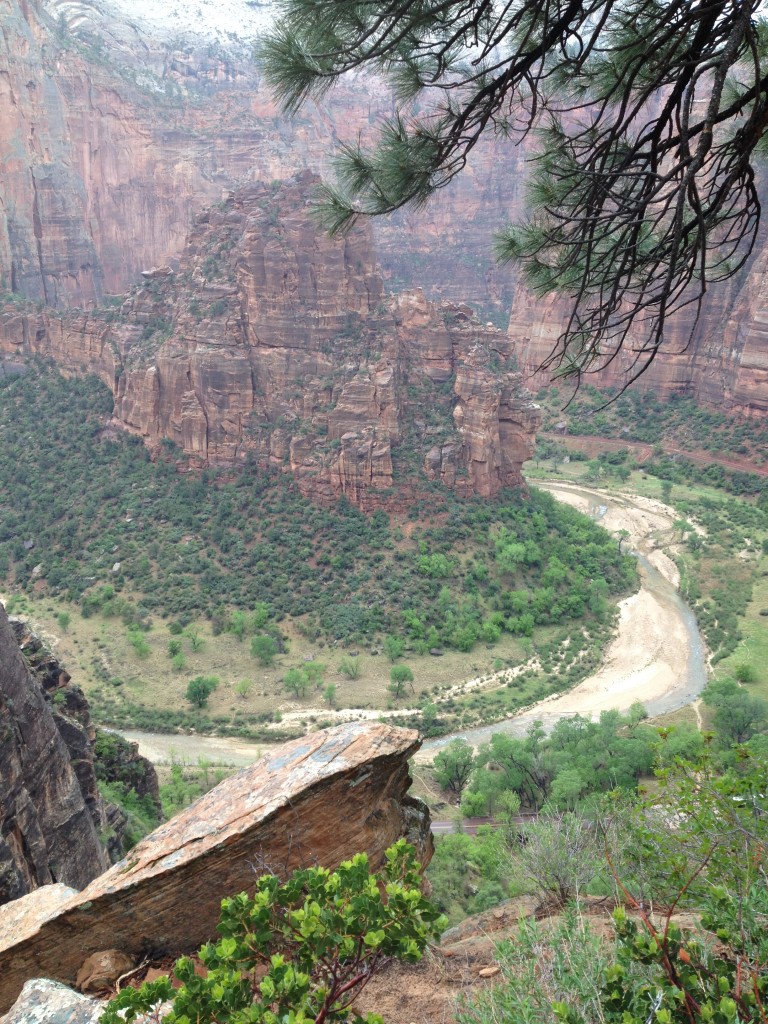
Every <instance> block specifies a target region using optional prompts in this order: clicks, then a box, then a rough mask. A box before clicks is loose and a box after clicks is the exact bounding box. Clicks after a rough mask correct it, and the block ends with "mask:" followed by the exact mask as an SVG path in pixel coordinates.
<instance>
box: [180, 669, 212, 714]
mask: <svg viewBox="0 0 768 1024" xmlns="http://www.w3.org/2000/svg"><path fill="white" fill-rule="evenodd" d="M218 685H219V680H218V679H217V678H216V676H195V678H194V679H190V681H189V685H188V686H187V692H186V693H185V694H184V696H185V697H186V699H187V700H188V701H189V703H190V704H194V705H195V707H198V708H204V707H205V706H206V704H207V703H208V698H209V697H210V696H211V694H212V693H213V691H214V690H215V689H216V687H217V686H218Z"/></svg>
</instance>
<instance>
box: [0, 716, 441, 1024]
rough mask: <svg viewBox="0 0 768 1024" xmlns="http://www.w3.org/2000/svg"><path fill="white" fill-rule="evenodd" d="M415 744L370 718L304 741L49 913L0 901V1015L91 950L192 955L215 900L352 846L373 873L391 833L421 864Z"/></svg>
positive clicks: (220, 789) (426, 845)
mask: <svg viewBox="0 0 768 1024" xmlns="http://www.w3.org/2000/svg"><path fill="white" fill-rule="evenodd" d="M419 745H420V741H419V737H418V733H417V732H416V731H414V730H412V729H396V728H394V727H392V726H388V725H383V724H379V723H368V722H365V723H362V722H355V723H350V724H346V725H341V726H337V727H335V728H333V729H326V730H321V731H319V732H316V733H312V734H311V735H309V736H305V737H302V738H301V739H299V740H294V741H293V742H291V743H287V744H285V745H284V746H282V747H279V748H277V749H276V750H275V751H273V752H271V753H269V754H267V755H265V756H264V757H263V758H262V759H261V760H260V761H257V762H256V764H253V765H250V766H249V767H248V768H244V769H242V771H240V772H238V773H237V774H236V775H233V776H232V777H231V778H229V779H227V780H226V781H224V782H222V783H221V784H220V785H218V786H216V788H215V789H213V790H211V791H210V793H207V794H206V795H205V796H203V797H201V798H200V799H199V800H197V801H196V802H195V803H194V804H192V805H191V806H190V807H188V808H187V809H186V810H185V811H182V813H181V814H178V815H177V816H176V817H174V818H173V819H172V820H171V821H169V822H167V823H166V824H165V825H162V826H161V827H160V828H158V829H156V830H155V831H154V832H152V833H151V834H150V835H149V836H147V837H146V838H145V839H143V840H142V841H141V842H140V843H139V844H138V846H136V847H134V849H133V850H131V851H130V853H129V854H128V856H127V857H126V858H125V859H124V860H122V861H120V862H119V863H117V864H115V865H114V866H113V867H112V868H111V869H110V870H109V871H106V872H105V873H104V874H102V875H100V876H99V877H98V878H96V879H95V880H94V881H93V882H91V883H90V885H88V886H87V887H86V888H85V889H84V890H83V891H82V892H79V893H76V894H74V895H72V896H70V897H69V898H67V899H65V900H63V901H61V902H59V903H58V904H57V906H56V909H55V911H54V912H53V913H51V909H50V907H49V908H47V912H46V913H41V914H40V915H36V914H35V913H34V912H28V913H26V914H23V915H19V914H18V913H14V903H13V902H12V903H9V904H7V905H6V906H4V907H0V1013H3V1012H4V1011H5V1010H7V1009H8V1007H10V1006H11V1005H12V1003H13V1002H14V1000H15V999H16V998H17V996H18V995H19V992H20V991H21V988H22V986H23V985H24V983H25V982H26V981H28V980H29V979H30V978H34V977H39V976H41V975H45V976H47V977H49V978H52V979H54V980H56V981H60V982H63V983H65V984H72V983H73V982H74V980H75V977H76V975H77V972H78V970H79V969H80V967H81V966H82V964H83V963H84V961H85V960H86V959H87V958H88V957H89V956H91V955H92V954H93V953H96V952H99V951H101V950H104V949H118V950H121V951H122V952H123V953H125V954H127V955H129V956H133V957H141V956H142V954H144V953H145V952H147V951H152V952H153V953H158V952H159V951H162V950H166V951H168V952H170V953H173V954H177V953H180V952H185V951H191V950H194V949H196V948H197V947H199V946H200V945H201V944H202V943H203V942H205V941H207V940H208V939H210V938H211V937H212V936H214V935H215V928H216V923H217V921H218V917H219V910H220V904H221V900H222V899H223V898H224V897H225V896H228V895H231V894H232V893H237V892H241V891H243V890H252V889H253V885H254V881H255V878H256V877H258V876H259V875H261V874H264V873H267V872H272V873H275V874H278V875H281V876H285V875H287V874H288V873H290V872H291V871H293V870H294V869H295V868H298V867H308V866H311V865H313V864H322V865H325V866H327V867H331V868H333V867H336V866H337V865H338V864H339V863H340V862H341V861H343V860H347V859H349V858H350V857H351V856H352V855H353V854H355V853H357V852H360V851H364V852H366V853H367V854H368V856H369V858H370V860H371V863H372V865H374V866H376V867H378V866H379V865H380V864H381V863H382V861H383V855H384V851H385V850H386V849H387V847H388V846H390V845H391V844H392V843H394V842H396V841H397V840H398V839H400V838H401V837H405V838H406V839H408V841H409V842H411V843H412V844H413V845H414V846H415V847H416V850H417V854H418V856H419V858H420V859H421V861H422V863H427V862H428V861H429V858H430V857H431V854H432V841H431V835H430V832H429V814H428V812H427V810H426V808H425V807H424V805H423V804H421V802H420V801H418V800H414V799H413V798H412V797H409V796H408V795H407V791H408V789H409V787H410V784H411V779H410V776H409V773H408V759H409V757H410V756H411V755H412V754H413V753H415V751H416V750H417V749H418V747H419ZM38 898H39V897H38Z"/></svg>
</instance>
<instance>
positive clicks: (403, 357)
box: [0, 172, 538, 508]
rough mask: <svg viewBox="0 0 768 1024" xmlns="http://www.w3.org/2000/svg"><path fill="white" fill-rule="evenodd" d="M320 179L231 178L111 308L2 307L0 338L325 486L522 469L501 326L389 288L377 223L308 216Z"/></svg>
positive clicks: (215, 449) (182, 433)
mask: <svg viewBox="0 0 768 1024" xmlns="http://www.w3.org/2000/svg"><path fill="white" fill-rule="evenodd" d="M316 180H317V179H315V178H313V177H312V176H311V175H310V174H308V173H306V172H305V173H304V175H302V176H300V177H299V178H298V179H295V180H294V181H292V182H290V183H288V184H286V185H284V186H279V185H275V186H266V185H256V184H254V185H247V186H243V187H242V188H241V189H239V190H237V191H236V192H234V193H233V194H232V195H231V196H230V197H229V198H228V199H227V200H226V201H225V202H222V203H220V204H218V206H216V207H213V208H211V209H210V210H209V211H207V212H206V213H204V214H202V215H201V216H200V217H199V218H198V220H197V222H196V224H195V226H194V228H193V230H192V232H191V234H190V236H189V239H188V242H187V246H186V248H185V250H184V253H183V254H182V257H181V260H180V263H179V266H178V269H177V270H176V271H173V270H171V269H170V268H169V267H165V268H160V269H155V270H151V271H146V272H145V273H144V275H143V281H142V284H141V285H139V286H137V287H136V288H134V290H133V291H132V292H131V294H130V295H129V296H128V298H127V299H126V301H125V302H124V303H123V305H122V307H121V309H120V310H119V312H118V311H113V313H105V312H104V311H101V312H94V313H91V314H84V313H80V314H76V313H64V314H55V313H52V312H50V311H40V312H31V311H27V312H20V311H17V310H15V309H11V310H6V312H5V313H4V314H3V315H0V351H3V352H8V353H15V354H17V355H21V356H23V355H32V354H37V355H42V356H46V357H52V358H53V359H55V360H56V361H57V362H58V363H59V364H60V365H61V366H63V367H65V368H66V369H67V370H69V371H70V372H82V371H85V370H86V369H90V370H91V371H93V372H96V373H98V374H99V376H100V377H101V378H102V379H103V380H104V381H105V382H106V383H107V384H108V385H109V386H110V387H111V388H112V390H113V392H114V395H115V411H114V418H115V421H116V422H117V423H118V424H120V425H121V426H123V427H125V428H126V429H128V430H131V431H133V432H135V433H137V434H138V435H140V436H141V437H142V438H143V439H144V440H145V441H146V443H147V444H148V445H150V447H154V446H157V445H159V444H160V443H161V442H162V441H163V440H170V441H173V442H174V443H175V444H176V445H178V446H179V448H181V449H182V451H183V452H184V453H185V454H186V455H187V456H189V457H190V458H192V459H193V460H196V461H198V462H200V463H206V464H216V465H236V464H242V463H245V462H246V461H249V460H251V461H254V462H255V463H256V465H257V466H261V467H267V466H272V467H277V468H281V469H285V470H288V471H290V472H292V473H293V474H294V475H295V477H296V479H297V480H298V483H299V486H300V487H301V489H302V491H303V492H304V493H306V494H307V495H310V496H312V497H314V498H316V499H319V500H327V501H330V500H335V499H336V498H338V497H340V496H341V495H345V496H346V497H347V498H348V499H349V500H351V501H353V502H354V503H355V504H357V505H359V506H360V507H362V508H371V507H374V506H376V505H380V504H382V503H386V502H387V501H389V500H390V499H393V498H398V499H399V497H401V496H402V494H403V490H404V489H405V490H411V491H412V490H413V489H414V488H415V489H416V490H418V487H419V486H420V485H419V479H421V481H422V484H421V486H423V485H424V484H425V483H426V481H427V480H430V481H431V480H439V481H441V482H442V483H444V484H446V485H447V486H450V487H453V488H455V489H456V490H457V491H459V492H460V493H462V494H474V493H476V494H481V495H484V496H490V495H493V494H495V493H496V492H497V491H498V490H499V489H500V488H501V487H504V486H514V485H516V484H519V483H520V482H521V476H520V468H521V465H522V462H523V461H524V460H525V459H526V458H528V457H529V456H530V453H531V449H532V444H533V438H534V433H535V429H536V426H537V423H538V410H537V408H536V406H535V405H534V404H533V403H532V401H531V399H530V395H529V394H528V393H527V392H526V391H525V389H524V388H523V387H522V385H521V380H520V375H519V374H518V373H515V372H513V370H512V369H511V367H512V366H513V365H514V352H513V347H512V345H511V344H510V341H509V339H508V337H507V336H506V335H505V334H503V333H502V332H501V331H498V330H497V329H496V328H495V327H493V326H492V325H490V324H483V323H482V322H481V321H479V320H478V319H477V317H475V316H474V314H473V313H472V311H471V310H470V309H469V308H468V307H466V306H456V305H446V306H443V307H441V308H438V307H436V306H435V305H433V304H431V303H429V302H428V301H427V300H426V299H425V298H424V296H423V294H421V293H418V292H416V293H406V294H404V295H401V296H398V297H396V298H387V299H385V298H384V296H383V286H382V280H381V277H380V275H379V272H378V270H377V268H376V265H375V262H374V259H373V250H372V244H371V229H370V225H365V226H363V227H360V228H357V229H355V230H354V231H352V232H351V233H350V234H349V235H348V236H347V237H346V238H340V239H339V238H337V239H331V238H329V237H328V236H327V235H325V234H324V233H323V232H321V231H320V230H319V229H317V228H316V227H315V226H314V224H313V222H312V220H311V218H310V216H309V215H308V211H307V206H308V203H309V200H310V192H311V189H312V187H313V185H314V184H315V183H316Z"/></svg>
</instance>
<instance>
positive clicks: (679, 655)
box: [123, 481, 707, 765]
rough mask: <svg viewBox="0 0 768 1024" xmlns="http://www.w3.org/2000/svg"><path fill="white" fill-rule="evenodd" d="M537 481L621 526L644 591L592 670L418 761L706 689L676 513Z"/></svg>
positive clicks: (651, 709) (240, 743)
mask: <svg viewBox="0 0 768 1024" xmlns="http://www.w3.org/2000/svg"><path fill="white" fill-rule="evenodd" d="M538 486H541V487H543V488H544V489H546V490H548V491H549V492H550V493H551V494H552V495H553V496H554V497H555V498H557V499H558V500H560V501H563V502H566V503H567V504H570V505H573V506H574V507H576V508H578V509H580V510H581V511H582V512H585V513H587V514H590V515H592V516H593V517H595V518H597V519H599V520H600V521H601V522H602V523H603V525H604V526H605V527H606V528H607V529H608V530H611V531H614V532H616V533H618V531H621V530H623V531H626V534H625V535H626V537H627V543H628V545H629V546H630V547H631V548H632V549H633V552H634V554H635V555H636V557H637V559H638V562H639V568H640V577H641V585H640V589H639V591H638V592H637V593H636V594H633V595H632V596H631V597H628V598H626V599H625V600H624V601H622V602H621V603H620V606H619V609H620V618H619V628H618V633H617V635H616V637H615V638H614V640H613V641H612V642H611V644H610V645H609V647H608V650H607V651H606V656H605V659H604V662H603V665H602V666H601V667H600V669H599V670H598V671H597V672H596V673H595V674H594V675H592V676H590V677H589V678H588V679H585V680H584V681H583V682H581V683H579V684H578V686H576V687H574V688H573V689H572V690H569V691H567V692H566V693H563V694H561V695H556V696H553V697H548V698H547V699H546V700H543V701H541V702H540V703H538V704H536V705H535V706H534V707H532V708H529V709H528V710H526V711H524V712H522V713H520V714H518V715H515V716H514V717H512V718H509V719H506V720H504V721H501V722H496V723H495V724H493V725H488V726H480V727H477V728H472V729H465V730H462V731H460V732H458V733H452V734H449V735H447V736H441V737H439V738H437V739H432V740H427V741H425V743H424V746H423V747H422V750H421V751H419V754H418V755H417V760H431V759H432V758H433V757H434V755H435V753H436V752H437V751H438V750H439V749H440V747H442V746H445V744H446V743H449V742H450V741H451V740H452V739H454V738H456V737H462V738H464V739H466V740H468V741H469V742H470V743H472V744H473V745H478V744H480V743H483V742H486V741H487V740H488V739H489V738H490V737H491V736H492V735H493V733H498V732H503V733H507V734H509V735H523V734H524V733H525V731H526V729H527V728H528V727H529V726H530V725H531V723H532V722H534V721H541V722H543V724H544V726H545V728H547V729H551V728H552V727H553V726H554V725H555V723H556V722H557V721H559V720H560V719H561V718H563V717H567V716H570V715H575V714H582V715H585V716H589V717H597V716H598V715H599V714H600V712H601V711H605V710H609V709H612V708H617V709H619V710H622V711H625V710H627V709H628V708H629V707H630V706H631V705H632V704H633V703H634V702H635V701H638V700H639V701H640V702H641V703H643V704H644V705H645V707H646V709H647V711H648V713H649V714H650V715H658V714H662V713H664V712H667V711H672V710H675V709H677V708H680V707H683V706H684V705H686V704H689V703H691V701H693V700H695V699H696V697H697V696H698V695H699V694H700V693H701V691H702V690H703V689H704V687H705V686H706V683H707V658H706V648H705V645H704V642H703V640H702V638H701V635H700V633H699V630H698V626H697V623H696V618H695V616H694V614H693V612H692V611H691V609H690V608H689V607H688V605H687V604H686V603H685V602H684V601H683V600H682V598H681V597H680V594H679V593H678V590H677V584H678V573H677V567H676V566H675V564H674V562H673V561H672V560H671V559H670V558H669V557H668V556H667V555H666V554H665V552H664V550H663V546H662V545H663V544H665V543H668V542H669V540H670V538H671V536H672V532H673V529H674V527H673V524H674V521H675V518H676V517H675V514H674V512H673V511H672V510H671V509H669V508H667V507H666V506H664V505H662V504H661V503H660V502H657V501H653V500H651V499H648V498H642V497H639V496H634V495H626V494H614V493H611V492H607V491H602V490H600V489H598V488H592V487H584V486H581V485H576V484H567V483H563V482H560V481H556V482H555V481H551V482H547V483H542V484H538ZM123 735H124V736H125V737H126V738H127V739H130V740H134V741H135V742H137V743H138V744H139V750H140V751H141V753H142V754H144V755H145V756H146V757H148V758H149V759H150V760H152V761H155V762H162V761H169V760H171V759H174V758H175V759H177V760H179V761H185V762H188V763H193V764H194V763H195V762H197V761H198V760H199V759H200V758H205V759H207V760H209V761H213V762H217V761H218V762H222V763H226V764H235V765H245V764H250V763H251V762H253V761H255V760H256V759H257V758H258V757H259V756H260V754H261V752H262V751H263V750H264V749H266V746H267V745H265V744H255V743H251V742H249V741H248V740H242V739H233V738H230V737H216V736H180V735H171V736H169V735H163V734H157V733H147V732H138V731H132V730H127V731H125V732H124V733H123Z"/></svg>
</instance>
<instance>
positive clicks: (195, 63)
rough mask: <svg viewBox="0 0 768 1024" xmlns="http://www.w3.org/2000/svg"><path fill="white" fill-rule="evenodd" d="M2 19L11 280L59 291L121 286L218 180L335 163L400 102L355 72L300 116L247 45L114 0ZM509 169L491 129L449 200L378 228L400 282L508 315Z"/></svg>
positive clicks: (1, 276)
mask: <svg viewBox="0 0 768 1024" xmlns="http://www.w3.org/2000/svg"><path fill="white" fill-rule="evenodd" d="M246 9H247V8H246ZM0 20H2V24H3V32H2V33H0V133H1V135H0V137H2V138H3V139H4V140H6V150H5V152H4V154H3V156H4V160H3V175H2V179H0V289H2V288H5V289H7V290H9V291H12V292H14V293H16V294H18V295H20V296H23V297H25V298H29V299H32V300H39V301H43V302H45V303H47V304H49V305H54V306H60V307H66V306H80V307H86V308H87V307H91V306H93V305H98V304H99V303H100V302H101V300H102V298H103V296H104V295H105V294H107V295H110V294H119V293H122V292H124V291H125V290H126V289H127V288H128V287H129V286H130V285H131V284H132V282H133V281H134V280H135V278H136V276H137V275H138V274H139V272H140V271H141V270H143V269H146V268H147V267H151V266H153V265H157V264H164V263H166V262H168V261H169V260H170V259H172V258H173V257H175V256H177V255H178V253H179V252H180V251H181V249H182V248H183V245H184V241H185V238H186V235H187V232H188V230H189V226H190V224H191V222H192V220H193V217H194V216H195V215H196V214H197V213H198V212H199V211H200V210H201V209H202V208H203V207H206V206H208V205H209V204H210V203H211V202H215V201H217V200H218V199H220V198H221V196H222V192H223V191H226V190H227V189H229V188H231V187H233V186H234V185H235V184H237V183H242V182H244V181H248V180H253V181H271V180H279V179H283V178H287V177H290V176H291V175H293V174H295V173H298V172H299V171H301V170H303V169H305V168H309V169H311V170H313V171H315V172H320V173H325V172H328V171H329V170H330V164H331V161H332V158H333V154H334V150H335V146H336V144H337V143H338V142H339V141H348V142H352V141H355V140H357V139H358V137H359V136H361V135H363V136H364V135H365V134H366V133H368V132H369V131H370V129H371V125H372V124H373V123H374V122H375V120H376V119H377V117H379V116H380V115H382V114H388V113H390V112H391V109H392V104H391V99H390V97H389V95H388V93H387V90H386V89H385V88H383V87H382V85H381V83H379V82H377V81H375V80H372V79H370V78H364V77H361V76H358V77H357V78H356V79H353V80H351V81H349V82H345V83H343V84H341V85H340V86H339V87H337V88H336V89H335V90H334V91H333V94H332V95H331V96H329V97H328V99H327V100H326V101H323V102H318V103H312V102H310V103H308V104H307V105H306V108H305V109H304V110H303V111H302V112H301V114H300V115H299V116H298V117H296V118H294V119H288V118H286V117H284V116H282V115H281V114H280V112H279V110H278V109H277V107H276V105H275V104H274V102H273V100H272V98H271V97H270V95H269V94H268V92H267V91H266V89H265V87H264V85H263V83H262V80H261V77H260V75H259V73H258V71H257V69H256V68H255V66H254V63H253V61H252V59H251V57H250V53H249V47H248V45H246V44H240V45H239V46H237V47H234V49H233V50H232V51H231V52H230V51H226V50H223V49H222V48H221V47H220V46H219V45H218V44H213V43H210V42H209V43H207V45H206V44H205V42H204V41H201V40H200V39H197V40H196V41H194V40H193V42H192V43H190V42H189V41H188V40H182V39H179V38H171V37H170V36H168V35H166V36H165V37H163V38H160V37H157V38H156V37H155V36H154V35H153V34H152V33H151V32H149V31H147V30H146V29H145V30H142V28H141V25H140V23H138V22H137V21H134V20H133V19H130V18H126V17H125V15H124V14H121V13H120V12H119V11H117V10H110V6H109V3H108V2H106V0H82V2H79V3H76V4H75V3H67V2H63V0H0ZM190 27H191V28H194V26H190ZM233 46H234V44H233ZM509 172H510V168H509V163H508V159H507V157H506V156H505V155H504V153H503V151H501V150H497V149H495V147H494V146H493V145H491V144H488V145H486V144H483V145H482V146H480V147H479V148H478V151H477V152H476V154H474V155H473V157H472V159H471V161H470V165H469V167H468V169H467V171H466V172H465V174H464V175H463V176H462V177H461V178H460V179H459V180H458V181H457V183H456V185H455V186H452V187H451V188H449V189H446V190H444V191H443V192H442V193H441V199H440V202H439V203H436V204H434V205H433V206H431V207H430V209H429V210H427V211H425V212H424V213H420V214H411V213H408V214H399V215H397V216H394V217H392V218H388V219H387V220H386V221H382V222H381V223H380V224H379V225H377V228H376V230H377V236H378V237H377V243H378V251H379V258H380V261H381V263H382V266H383V268H384V273H385V276H386V278H387V279H388V280H391V282H392V286H393V287H396V288H402V287H412V286H413V285H414V284H416V285H419V286H422V287H424V288H426V289H427V290H428V292H429V293H430V294H431V295H432V296H433V297H434V298H437V299H441V298H442V299H445V300H451V301H457V300H460V299H463V298H466V297H468V296H471V297H472V299H473V301H474V302H475V303H476V304H478V305H481V306H483V308H484V309H486V310H495V311H496V312H497V313H498V317H499V319H498V321H497V322H498V323H501V322H502V318H503V316H504V315H505V313H506V310H507V309H508V307H509V299H510V297H511V288H512V287H513V283H512V281H511V278H510V275H509V273H508V271H506V270H499V269H498V268H496V267H494V265H493V261H492V260H491V259H490V254H489V241H488V239H489V238H490V237H491V235H492V232H493V230H494V229H495V227H497V226H498V225H499V224H500V223H503V221H504V219H505V217H506V215H507V213H508V211H509V209H510V208H511V206H512V205H514V202H515V196H516V194H517V190H518V189H519V187H520V180H521V179H520V176H519V175H514V174H510V173H509Z"/></svg>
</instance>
